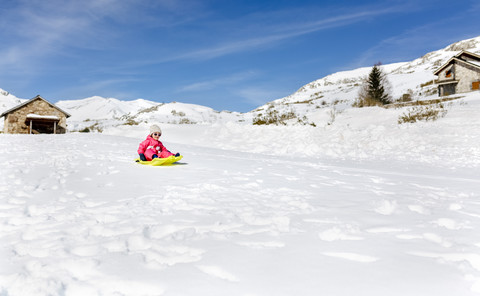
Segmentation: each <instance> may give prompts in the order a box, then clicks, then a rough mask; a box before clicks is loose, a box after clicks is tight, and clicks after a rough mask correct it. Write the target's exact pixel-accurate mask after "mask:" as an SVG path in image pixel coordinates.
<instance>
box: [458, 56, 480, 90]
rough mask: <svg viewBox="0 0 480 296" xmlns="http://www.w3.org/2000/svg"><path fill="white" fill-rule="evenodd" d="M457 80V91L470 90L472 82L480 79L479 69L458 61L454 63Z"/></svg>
mask: <svg viewBox="0 0 480 296" xmlns="http://www.w3.org/2000/svg"><path fill="white" fill-rule="evenodd" d="M455 72H456V73H455V75H456V77H457V80H459V82H458V84H457V93H463V92H469V91H472V83H473V82H476V81H480V69H478V68H476V67H473V66H471V65H468V64H464V63H458V64H456V65H455Z"/></svg>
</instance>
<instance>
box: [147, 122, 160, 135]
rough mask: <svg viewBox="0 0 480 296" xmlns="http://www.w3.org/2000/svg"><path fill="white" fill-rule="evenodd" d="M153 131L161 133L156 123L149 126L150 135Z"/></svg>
mask: <svg viewBox="0 0 480 296" xmlns="http://www.w3.org/2000/svg"><path fill="white" fill-rule="evenodd" d="M153 133H160V134H161V133H162V130H161V129H160V127H159V126H158V125H156V124H154V125H152V126H151V127H150V135H151V134H153Z"/></svg>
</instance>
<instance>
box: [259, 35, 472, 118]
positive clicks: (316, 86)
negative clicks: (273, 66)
mask: <svg viewBox="0 0 480 296" xmlns="http://www.w3.org/2000/svg"><path fill="white" fill-rule="evenodd" d="M462 50H467V51H470V52H473V53H480V36H479V37H476V38H472V39H467V40H462V41H460V42H457V43H454V44H451V45H449V46H447V47H445V48H443V49H440V50H437V51H434V52H430V53H427V54H426V55H424V56H423V57H421V58H418V59H415V60H413V61H411V62H404V63H395V64H386V65H382V71H383V72H384V73H385V74H386V76H387V79H388V81H389V82H390V84H391V86H392V96H393V99H394V100H398V99H400V98H401V97H402V95H403V94H406V93H408V92H409V91H411V92H412V94H413V100H425V99H434V98H437V96H438V94H437V85H435V84H434V83H432V82H433V80H434V79H436V78H437V77H436V76H435V75H433V72H434V71H435V70H436V69H438V67H440V66H441V65H443V64H444V63H445V62H447V61H448V60H449V59H450V58H451V57H453V56H455V55H456V54H458V53H459V52H461V51H462ZM370 71H371V67H364V68H359V69H355V70H350V71H343V72H338V73H334V74H331V75H328V76H326V77H323V78H321V79H318V80H316V81H313V82H310V83H308V84H306V85H304V86H302V87H301V88H300V89H299V90H298V91H296V92H295V93H293V94H291V95H289V96H287V97H284V98H281V99H278V100H275V101H272V102H270V103H268V104H266V105H264V106H260V107H258V108H257V109H256V110H253V111H252V113H254V114H255V115H257V114H265V112H266V111H267V110H277V111H278V112H279V113H286V112H293V113H295V114H297V117H299V118H302V117H304V116H305V117H306V118H307V120H306V121H307V122H313V123H315V124H322V122H318V119H317V117H318V113H323V112H324V110H327V111H329V109H332V108H334V109H335V110H344V109H349V108H351V106H352V104H353V103H354V101H355V99H356V97H357V94H358V91H359V89H360V86H361V85H362V82H363V81H364V79H365V78H366V77H367V75H368V73H369V72H370ZM295 122H296V120H293V121H292V123H295Z"/></svg>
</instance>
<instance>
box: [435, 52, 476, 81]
mask: <svg viewBox="0 0 480 296" xmlns="http://www.w3.org/2000/svg"><path fill="white" fill-rule="evenodd" d="M462 56H467V57H469V59H468V60H464V59H462ZM454 60H457V61H460V62H463V63H468V64H470V65H473V66H475V67H477V68H480V64H479V63H480V55H478V54H474V53H471V52H468V51H465V50H462V51H461V52H460V53H459V54H457V55H456V56H453V57H451V58H450V59H449V60H448V61H447V62H446V63H445V64H443V65H442V66H441V67H440V68H438V69H437V70H436V71H435V72H433V74H435V75H438V73H440V72H441V71H443V70H444V69H445V67H447V66H448V65H450V64H451V63H452V62H453V61H454Z"/></svg>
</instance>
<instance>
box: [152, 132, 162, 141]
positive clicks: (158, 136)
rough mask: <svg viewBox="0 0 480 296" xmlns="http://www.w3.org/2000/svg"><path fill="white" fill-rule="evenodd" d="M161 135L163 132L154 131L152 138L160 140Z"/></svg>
mask: <svg viewBox="0 0 480 296" xmlns="http://www.w3.org/2000/svg"><path fill="white" fill-rule="evenodd" d="M161 135H162V134H161V133H153V134H152V138H154V139H155V140H158V138H160V136H161Z"/></svg>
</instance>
